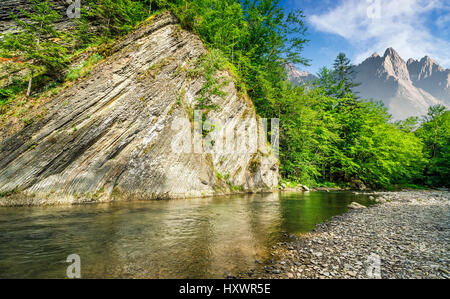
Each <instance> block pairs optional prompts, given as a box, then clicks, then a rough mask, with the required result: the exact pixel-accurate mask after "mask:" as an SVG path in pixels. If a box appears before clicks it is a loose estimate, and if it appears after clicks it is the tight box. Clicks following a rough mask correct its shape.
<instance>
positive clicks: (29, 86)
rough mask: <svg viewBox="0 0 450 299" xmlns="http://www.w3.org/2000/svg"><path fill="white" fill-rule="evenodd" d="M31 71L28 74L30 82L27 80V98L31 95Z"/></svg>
mask: <svg viewBox="0 0 450 299" xmlns="http://www.w3.org/2000/svg"><path fill="white" fill-rule="evenodd" d="M33 73H34V72H33V70H31V73H30V80H28V89H27V97H30V95H31V83H33Z"/></svg>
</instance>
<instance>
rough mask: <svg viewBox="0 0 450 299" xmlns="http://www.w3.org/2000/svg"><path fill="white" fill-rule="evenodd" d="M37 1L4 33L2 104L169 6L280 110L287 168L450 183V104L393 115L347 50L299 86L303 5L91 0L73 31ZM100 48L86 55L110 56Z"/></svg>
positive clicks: (376, 180) (262, 108) (387, 182)
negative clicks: (361, 79)
mask: <svg viewBox="0 0 450 299" xmlns="http://www.w3.org/2000/svg"><path fill="white" fill-rule="evenodd" d="M33 2H35V7H34V8H35V9H34V12H33V13H29V14H26V17H27V18H28V19H29V21H30V22H31V25H29V24H30V22H28V23H24V22H22V21H20V20H17V21H18V24H19V26H20V27H22V28H23V33H21V34H18V35H8V36H6V37H3V40H2V41H1V43H0V49H1V54H0V55H1V57H3V59H5V60H7V61H8V62H9V63H7V64H4V65H3V66H2V69H5V68H8V70H7V74H8V77H3V78H0V80H1V82H0V85H1V86H0V114H2V113H4V112H5V111H7V110H8V109H10V107H11V106H12V103H13V102H15V101H14V99H15V98H16V97H17V96H19V97H20V98H21V101H23V99H24V97H23V95H24V93H25V91H26V90H27V87H28V86H30V85H29V84H27V82H30V80H31V79H32V78H33V77H34V78H35V83H34V85H33V88H32V89H30V90H29V91H30V93H32V92H34V93H38V92H40V91H42V90H45V89H48V87H49V86H55V83H54V82H60V83H61V82H65V81H71V80H74V79H76V78H78V76H79V75H80V74H84V73H85V72H84V71H83V69H84V67H85V66H86V65H91V64H92V63H86V62H85V63H82V64H81V65H78V66H77V67H72V69H71V70H69V71H68V72H67V71H66V72H64V68H67V65H69V64H68V62H69V61H73V60H75V58H76V57H79V53H80V52H83V51H85V50H84V49H87V48H91V49H92V45H105V44H108V43H109V42H111V40H114V39H117V38H118V37H120V36H122V35H124V34H126V33H128V32H130V31H131V30H132V29H133V28H134V27H135V26H136V25H137V24H139V23H140V22H143V21H145V20H146V19H147V18H148V17H149V16H150V15H152V14H155V13H158V12H159V11H161V10H165V9H169V10H171V11H172V12H173V13H174V14H175V15H176V16H177V17H178V18H179V19H180V22H181V25H182V26H183V28H185V29H187V30H191V31H193V32H195V33H197V34H198V35H199V36H200V37H201V38H202V40H203V41H204V43H205V44H206V45H207V46H208V48H210V49H211V52H212V53H216V55H214V56H215V57H219V58H220V59H218V61H219V63H220V65H221V66H222V65H224V64H227V65H228V66H229V68H230V69H232V71H233V73H235V75H236V77H237V78H238V82H237V83H238V84H237V86H238V88H239V89H240V90H241V91H242V92H246V93H248V95H249V96H250V97H251V99H252V101H253V103H254V104H255V107H256V110H257V113H258V114H259V115H260V116H262V117H266V118H279V119H280V125H281V132H280V147H281V148H280V150H281V151H280V162H281V174H282V176H283V177H284V178H286V179H288V180H291V181H296V182H299V183H303V184H310V185H317V184H324V183H326V182H331V183H334V184H351V183H354V182H363V183H364V184H365V185H367V186H370V187H373V188H380V187H381V188H389V187H391V186H392V185H395V184H403V185H407V184H424V185H427V186H446V185H447V186H448V181H447V178H448V177H449V168H450V167H449V157H450V154H449V152H450V140H449V139H450V120H449V118H450V116H449V115H450V114H449V111H447V110H446V109H445V108H444V107H432V108H430V112H429V113H428V115H427V116H424V118H423V119H418V118H411V119H408V120H405V121H402V122H397V123H393V122H392V120H391V117H390V115H389V114H388V113H387V111H386V109H385V108H384V107H383V106H382V104H380V103H373V102H367V101H364V100H363V99H359V98H358V97H357V95H355V93H354V92H353V91H352V88H353V87H355V86H356V85H355V83H354V82H352V80H351V78H352V71H353V70H352V67H351V63H350V61H349V60H348V59H347V58H346V57H345V55H344V54H340V55H339V56H338V58H337V59H336V63H335V64H334V66H333V67H334V68H333V69H327V68H324V69H322V71H321V73H320V74H319V75H320V76H319V77H320V78H319V80H318V81H317V82H316V84H314V85H313V86H308V87H304V86H293V85H292V84H291V83H290V82H288V81H287V78H286V74H285V69H284V65H285V64H286V63H294V64H307V63H308V60H307V59H306V58H304V57H303V56H302V50H303V48H304V47H305V46H306V45H307V40H306V38H305V34H306V27H305V24H304V22H303V18H304V17H303V13H302V12H301V11H295V12H286V11H284V10H283V9H282V8H281V6H280V5H279V1H278V0H258V1H251V0H240V1H236V0H147V1H133V0H115V1H112V0H96V1H94V0H87V1H83V6H82V14H81V18H80V19H77V20H75V29H74V30H73V31H72V32H71V33H70V34H69V33H63V32H58V31H57V30H56V29H55V27H54V26H52V22H53V21H54V18H56V12H54V11H52V12H51V13H47V12H48V11H47V12H45V11H46V10H47V9H50V7H51V6H50V5H49V4H48V3H47V1H39V2H37V1H33ZM41 8H42V9H41ZM44 8H45V9H44ZM39 24H45V26H39ZM36 26H37V27H36ZM43 28H46V29H45V30H44V29H43ZM42 30H44V31H45V32H44V31H42ZM35 31H36V32H37V33H39V34H40V35H41V36H43V35H45V36H47V37H51V38H50V39H46V40H49V41H48V42H42V37H35V36H33V32H35ZM41 33H42V34H41ZM39 34H38V35H37V36H39ZM99 48H101V46H100V47H99ZM58 49H59V50H58ZM102 53H104V52H102ZM92 55H95V51H92ZM93 57H94V58H86V60H85V61H91V62H92V61H94V62H95V61H98V60H99V59H101V58H99V57H100V56H98V54H97V56H93ZM11 62H17V63H11ZM209 64H210V65H216V64H217V63H215V62H210V63H209ZM218 68H220V66H219V67H218ZM24 69H28V70H29V71H28V72H25V73H24V72H23V70H24ZM67 73H68V75H67ZM13 74H15V75H13ZM30 75H31V76H30ZM210 75H211V74H210ZM211 78H212V77H211ZM210 83H211V84H210V86H208V87H207V88H206V89H205V92H204V94H201V95H199V105H200V106H202V107H203V106H208V95H209V94H211V93H213V94H214V93H217V89H216V88H215V86H216V85H217V84H216V83H217V82H212V81H211V82H210ZM20 95H22V96H20Z"/></svg>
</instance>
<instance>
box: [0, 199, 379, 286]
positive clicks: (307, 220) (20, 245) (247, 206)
mask: <svg viewBox="0 0 450 299" xmlns="http://www.w3.org/2000/svg"><path fill="white" fill-rule="evenodd" d="M352 201H356V202H358V203H360V204H363V205H370V204H371V202H370V200H369V199H368V196H365V195H355V194H353V193H346V192H330V193H326V192H305V193H274V194H255V195H239V196H226V197H216V198H207V199H189V200H172V201H149V202H118V203H110V204H95V205H79V206H59V207H58V206H57V207H29V208H28V207H22V208H0V278H65V277H66V269H67V267H68V266H69V264H68V263H67V262H66V258H67V257H68V256H69V255H71V254H77V255H79V256H80V259H81V275H82V278H223V277H224V276H225V275H227V274H237V273H239V272H240V271H245V270H246V269H250V268H252V267H254V265H255V260H264V259H266V258H269V252H270V250H269V249H270V248H271V247H272V246H273V245H274V244H275V243H277V242H279V241H282V240H283V238H285V237H284V236H285V235H286V234H294V235H297V234H302V233H305V232H308V231H311V230H312V229H314V227H315V225H316V224H318V223H321V222H324V221H327V220H329V219H330V218H331V217H333V216H335V215H338V214H342V213H345V212H346V211H347V206H348V204H350V203H351V202H352Z"/></svg>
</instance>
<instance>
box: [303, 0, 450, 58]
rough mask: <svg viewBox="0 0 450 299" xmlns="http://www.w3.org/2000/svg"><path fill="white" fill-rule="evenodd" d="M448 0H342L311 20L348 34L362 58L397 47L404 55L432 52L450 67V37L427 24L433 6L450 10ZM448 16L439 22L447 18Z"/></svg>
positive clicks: (329, 30)
mask: <svg viewBox="0 0 450 299" xmlns="http://www.w3.org/2000/svg"><path fill="white" fill-rule="evenodd" d="M447 1H448V0H395V1H392V0H341V2H340V3H339V4H338V6H337V7H335V8H333V9H331V10H329V11H327V12H325V13H323V14H317V15H312V16H311V17H310V18H309V22H310V23H311V24H312V26H313V27H314V28H315V29H316V30H318V31H322V32H327V33H333V34H337V35H339V36H342V37H344V38H345V39H347V40H348V41H349V42H350V43H352V44H353V46H355V48H357V49H359V52H358V54H357V55H356V57H355V60H356V62H361V61H362V60H363V59H365V58H367V57H368V56H369V55H371V54H372V53H373V52H378V53H380V55H382V54H383V53H384V51H385V50H386V49H387V48H389V47H393V48H394V49H395V50H396V51H398V53H399V54H400V56H402V57H403V58H404V59H408V58H415V59H419V58H422V57H423V56H425V55H429V56H431V57H432V58H433V59H435V60H436V61H437V62H439V63H440V64H442V65H443V66H445V67H450V54H449V51H450V50H449V49H450V40H444V39H441V38H438V37H436V36H433V34H432V33H431V32H430V30H429V29H428V28H427V26H426V22H427V21H429V20H427V18H428V17H429V13H430V12H432V11H433V10H440V11H441V12H442V11H448V12H449V13H450V7H449V5H448V4H446V3H448V2H447ZM446 21H447V19H446V18H445V17H443V18H440V19H438V20H437V21H436V22H440V23H441V24H442V23H444V22H446Z"/></svg>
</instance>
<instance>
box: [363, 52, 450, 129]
mask: <svg viewBox="0 0 450 299" xmlns="http://www.w3.org/2000/svg"><path fill="white" fill-rule="evenodd" d="M355 71H356V78H355V82H357V83H360V84H361V85H360V86H359V87H357V88H356V91H357V92H358V93H359V96H360V97H362V98H366V99H373V100H381V101H383V102H384V104H385V105H386V107H387V108H388V110H389V112H390V113H391V114H392V116H393V118H394V119H395V120H400V119H405V118H408V117H410V116H421V115H424V114H426V112H427V110H428V107H430V106H433V105H437V104H443V105H447V106H449V104H450V102H448V101H447V100H446V99H448V98H449V97H450V91H449V89H448V82H447V81H446V80H448V79H447V78H446V77H445V76H447V77H448V75H446V72H447V73H448V72H449V71H450V70H444V69H443V68H441V67H440V66H438V65H437V64H436V63H434V62H432V61H431V59H429V58H424V59H422V61H421V62H417V61H414V60H412V59H410V60H409V61H408V63H406V62H405V61H404V60H403V59H402V58H401V57H400V56H399V55H398V53H397V52H396V51H395V50H394V49H392V48H389V49H387V50H386V52H385V54H384V55H383V57H381V56H379V55H378V54H377V53H375V54H373V55H372V56H371V57H369V58H368V59H366V60H365V61H364V62H363V63H361V64H360V65H358V66H357V67H356V68H355ZM445 84H446V86H447V87H445Z"/></svg>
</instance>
